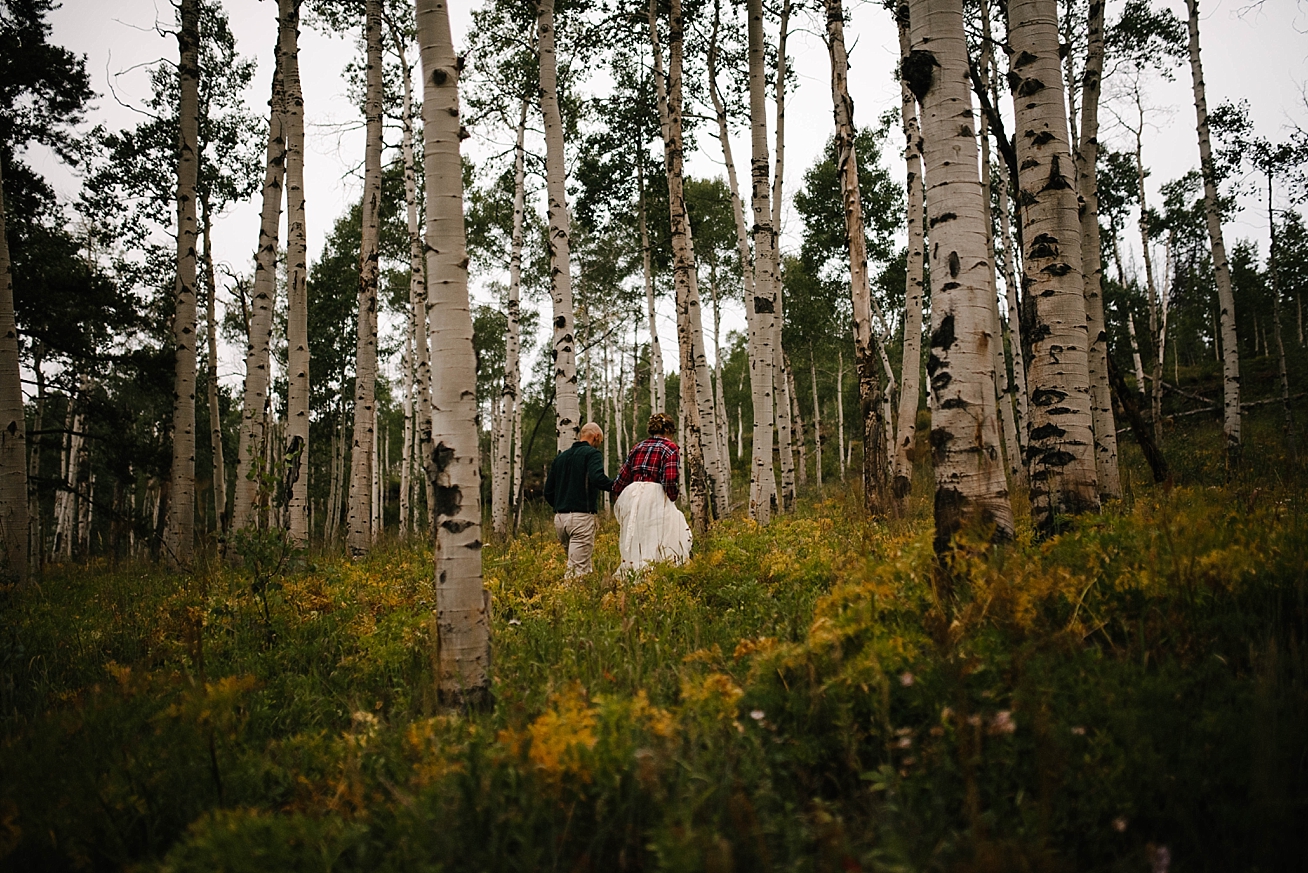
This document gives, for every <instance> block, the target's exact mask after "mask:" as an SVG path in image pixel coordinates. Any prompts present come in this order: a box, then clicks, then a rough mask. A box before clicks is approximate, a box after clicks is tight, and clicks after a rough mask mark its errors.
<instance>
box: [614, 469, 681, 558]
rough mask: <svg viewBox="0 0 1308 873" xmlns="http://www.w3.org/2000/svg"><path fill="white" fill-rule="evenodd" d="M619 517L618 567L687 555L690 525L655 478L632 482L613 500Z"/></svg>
mask: <svg viewBox="0 0 1308 873" xmlns="http://www.w3.org/2000/svg"><path fill="white" fill-rule="evenodd" d="M613 514H614V515H615V516H616V517H617V519H618V525H619V527H620V530H619V533H618V551H619V552H621V553H622V565H621V566H620V567H619V568H618V569H619V571H633V570H639V569H640V568H642V567H644V566H645V565H646V564H649V563H651V562H654V561H672V562H674V563H677V564H680V563H683V562H684V561H685V560H686V558H688V557H690V542H691V535H690V525H689V524H687V523H686V516H684V515H682V514H681V510H680V509H677V504H675V503H673V502H672V501H671V500H669V499H668V495H667V494H666V493H665V492H664V491H663V486H662V485H659V484H658V483H657V482H633V483H632V484H630V485H628V486H627V487H626V488H623V489H622V493H621V494H619V495H618V500H617V502H616V503H615V504H613Z"/></svg>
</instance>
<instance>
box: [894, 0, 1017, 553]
mask: <svg viewBox="0 0 1308 873" xmlns="http://www.w3.org/2000/svg"><path fill="white" fill-rule="evenodd" d="M909 21H910V32H911V50H910V53H909V55H908V56H907V57H906V58H905V59H904V65H903V73H904V78H905V80H906V81H907V82H908V85H909V88H910V90H912V91H913V94H914V96H915V97H917V99H918V102H919V103H920V104H921V106H922V135H923V142H924V144H925V148H924V153H923V159H924V163H925V168H924V169H925V171H926V183H927V187H926V203H927V222H928V225H929V226H930V228H931V247H930V253H931V275H932V276H933V277H934V281H933V288H932V299H931V356H930V359H929V360H928V362H927V373H928V376H929V377H930V379H931V386H932V392H931V406H932V408H931V445H932V447H933V449H934V455H935V475H936V489H935V510H934V514H935V526H936V537H935V548H936V552H937V553H938V554H939V553H943V552H945V551H946V550H947V549H948V548H949V547H950V543H951V542H952V540H953V536H954V534H955V533H957V532H958V531H959V529H960V528H962V527H963V526H964V525H968V524H981V525H986V526H992V527H993V534H992V535H993V537H994V538H995V539H1007V538H1009V537H1011V536H1012V534H1013V511H1012V507H1011V505H1010V503H1009V499H1008V488H1007V484H1006V482H1005V479H1004V469H1003V462H1002V460H1001V459H1000V453H999V426H998V420H997V417H996V409H995V399H994V398H995V394H994V390H993V377H992V374H991V367H992V366H993V364H992V360H993V358H992V355H991V352H990V348H989V343H991V342H994V341H996V340H997V338H996V337H992V336H991V335H990V317H989V313H990V303H989V301H990V295H992V294H993V293H994V289H993V287H992V286H991V285H990V284H989V278H990V268H989V265H988V264H987V263H986V228H985V208H984V207H985V204H984V200H983V197H984V193H983V192H982V191H981V184H980V177H979V174H978V170H977V143H976V130H975V124H974V121H973V118H972V100H971V94H970V93H969V82H968V67H967V44H966V39H965V36H964V31H963V4H962V0H911V2H910V4H909Z"/></svg>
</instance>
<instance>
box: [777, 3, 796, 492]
mask: <svg viewBox="0 0 1308 873" xmlns="http://www.w3.org/2000/svg"><path fill="white" fill-rule="evenodd" d="M790 8H791V0H784V2H783V3H782V6H781V23H780V28H779V30H778V37H777V78H776V82H775V88H776V114H777V130H776V144H777V149H776V151H777V157H776V166H775V167H774V168H773V171H772V228H773V231H774V234H775V235H776V236H777V237H779V236H780V234H781V214H782V207H783V201H784V198H783V194H784V190H785V165H786V81H787V76H788V74H789V70H788V68H787V65H786V61H787V59H786V38H787V37H788V36H789V35H790ZM780 262H781V253H780V245H779V244H778V251H777V266H778V269H777V278H776V283H777V312H776V318H774V319H773V330H774V333H773V336H772V356H773V359H772V372H773V374H774V375H773V385H774V395H775V400H776V422H777V444H778V449H779V451H778V455H779V459H780V461H781V493H780V495H779V496H780V499H779V500H778V506H779V507H780V508H781V509H782V511H785V512H789V511H791V510H792V509H793V508H794V506H795V450H794V431H793V428H792V426H791V421H790V393H789V383H788V382H787V380H786V379H787V374H786V366H785V364H786V353H785V350H784V349H783V348H782V343H781V335H782V329H783V328H784V327H785V314H784V313H785V308H786V307H785V300H784V299H783V298H784V295H785V283H784V282H783V281H782V276H781V268H780Z"/></svg>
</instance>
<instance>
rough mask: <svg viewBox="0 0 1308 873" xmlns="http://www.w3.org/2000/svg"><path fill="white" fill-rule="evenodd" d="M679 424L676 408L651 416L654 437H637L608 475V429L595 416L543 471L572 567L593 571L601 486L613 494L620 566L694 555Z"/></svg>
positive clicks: (556, 524)
mask: <svg viewBox="0 0 1308 873" xmlns="http://www.w3.org/2000/svg"><path fill="white" fill-rule="evenodd" d="M676 432H677V428H676V425H675V424H674V423H673V421H672V418H671V416H669V415H667V414H665V413H662V412H658V413H655V414H654V415H652V416H650V419H649V438H648V439H645V440H642V441H641V442H639V443H637V444H636V445H635V447H634V448H632V450H631V452H630V453H629V454H628V455H627V460H626V461H624V462H623V464H622V467H621V468H620V469H619V470H618V475H617V478H616V479H610V478H609V477H608V476H606V475H604V456H603V455H601V454H600V452H599V446H600V444H601V443H603V442H604V432H603V431H602V430H600V427H599V425H597V424H595V423H594V422H590V423H588V424H586V425H585V426H584V427H583V428H582V429H581V432H580V433H578V434H577V441H576V442H575V443H573V444H572V448H570V449H568V450H566V451H564V452H562V453H560V454H559V456H558V457H557V458H555V459H554V464H553V465H552V466H551V467H550V471H549V475H547V476H546V477H545V500H546V501H548V503H549V505H550V506H552V507H554V530H555V532H556V533H558V535H559V542H561V543H563V547H564V548H565V549H567V551H568V575H569V576H579V575H582V574H584V573H589V572H591V570H592V569H594V568H593V566H592V564H591V554H592V553H593V552H594V550H595V534H596V532H597V531H598V530H599V519H598V518H596V515H595V512H596V508H597V506H598V503H599V495H600V492H601V491H609V492H611V493H612V494H613V500H614V503H613V514H614V515H615V516H617V519H618V525H619V534H618V551H619V552H621V554H622V565H621V566H620V567H619V568H618V569H619V570H620V571H634V570H639V569H640V568H641V567H644V566H645V565H646V564H649V563H651V562H653V561H664V560H671V561H676V562H677V563H681V562H682V561H684V560H686V558H687V557H688V556H689V555H690V525H688V524H686V517H685V516H684V515H682V514H681V510H679V509H677V505H676V503H674V502H673V501H675V500H676V499H677V485H678V467H679V460H680V453H681V450H680V449H679V448H678V447H677V444H676V443H674V442H673V441H672V440H671V439H670V436H671V435H672V434H674V433H676Z"/></svg>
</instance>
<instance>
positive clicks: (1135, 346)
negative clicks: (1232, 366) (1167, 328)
mask: <svg viewBox="0 0 1308 873" xmlns="http://www.w3.org/2000/svg"><path fill="white" fill-rule="evenodd" d="M1126 327H1127V331H1128V332H1129V333H1130V335H1131V363H1132V365H1133V366H1134V367H1135V390H1136V391H1137V392H1139V393H1140V394H1143V393H1144V387H1145V375H1144V363H1143V362H1142V361H1141V360H1140V343H1139V341H1138V340H1137V339H1136V335H1135V316H1134V315H1132V314H1131V310H1129V309H1128V310H1127V311H1126ZM1214 345H1216V343H1214Z"/></svg>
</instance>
